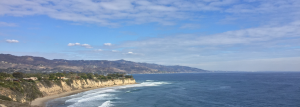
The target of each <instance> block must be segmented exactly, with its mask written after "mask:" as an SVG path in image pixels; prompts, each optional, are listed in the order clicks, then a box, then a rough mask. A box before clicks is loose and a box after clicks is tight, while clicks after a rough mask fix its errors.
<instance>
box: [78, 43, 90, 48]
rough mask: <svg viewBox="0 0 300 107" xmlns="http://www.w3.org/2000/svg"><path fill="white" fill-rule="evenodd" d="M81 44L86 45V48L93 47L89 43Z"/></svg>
mask: <svg viewBox="0 0 300 107" xmlns="http://www.w3.org/2000/svg"><path fill="white" fill-rule="evenodd" d="M81 46H83V47H85V48H93V47H92V46H91V45H89V44H82V45H81Z"/></svg>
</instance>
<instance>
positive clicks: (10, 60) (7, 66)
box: [0, 54, 208, 74]
mask: <svg viewBox="0 0 300 107" xmlns="http://www.w3.org/2000/svg"><path fill="white" fill-rule="evenodd" d="M0 70H1V71H2V72H3V71H4V72H32V73H36V72H91V73H100V74H105V73H113V72H122V73H127V74H143V73H200V72H208V71H206V70H203V69H198V68H192V67H187V66H179V65H176V66H164V65H158V64H150V63H139V62H132V61H126V60H116V61H108V60H64V59H53V60H49V59H46V58H43V57H34V56H15V55H11V54H0Z"/></svg>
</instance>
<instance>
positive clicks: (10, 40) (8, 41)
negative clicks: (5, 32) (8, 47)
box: [6, 39, 19, 43]
mask: <svg viewBox="0 0 300 107" xmlns="http://www.w3.org/2000/svg"><path fill="white" fill-rule="evenodd" d="M6 42H7V43H19V41H18V40H14V39H7V40H6Z"/></svg>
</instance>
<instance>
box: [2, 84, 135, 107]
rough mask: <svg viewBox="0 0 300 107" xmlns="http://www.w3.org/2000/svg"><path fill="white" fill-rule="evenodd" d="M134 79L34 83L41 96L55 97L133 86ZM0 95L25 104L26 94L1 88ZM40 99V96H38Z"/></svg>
mask: <svg viewBox="0 0 300 107" xmlns="http://www.w3.org/2000/svg"><path fill="white" fill-rule="evenodd" d="M135 83H136V82H135V80H134V79H114V80H107V81H99V80H98V81H97V80H89V79H87V80H84V79H79V80H68V81H50V82H49V83H48V85H47V84H46V83H45V82H43V81H41V82H36V86H37V88H38V90H39V91H40V92H41V93H42V95H43V96H49V95H55V94H59V93H63V92H68V91H73V90H80V89H86V88H96V87H99V88H100V87H105V86H115V85H126V84H135ZM0 94H1V95H4V96H7V97H9V98H11V99H12V100H13V101H18V102H22V103H24V102H26V94H27V93H26V92H25V93H21V92H15V91H11V90H10V89H6V88H2V87H1V89H0ZM40 97H42V96H40Z"/></svg>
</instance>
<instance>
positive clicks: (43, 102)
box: [31, 83, 136, 107]
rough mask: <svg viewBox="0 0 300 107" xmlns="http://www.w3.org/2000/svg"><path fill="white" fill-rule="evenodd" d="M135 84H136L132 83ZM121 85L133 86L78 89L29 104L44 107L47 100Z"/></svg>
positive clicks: (38, 99)
mask: <svg viewBox="0 0 300 107" xmlns="http://www.w3.org/2000/svg"><path fill="white" fill-rule="evenodd" d="M134 84H136V83H134ZM123 85H133V84H121V85H112V86H103V87H94V88H85V89H79V90H73V91H68V92H63V93H59V94H55V95H50V96H45V97H40V98H37V99H35V100H33V101H32V102H31V106H40V107H46V103H47V102H48V101H49V100H52V99H56V98H60V97H66V96H70V95H74V94H77V93H81V92H85V91H89V90H94V89H98V88H107V87H116V86H123Z"/></svg>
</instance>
